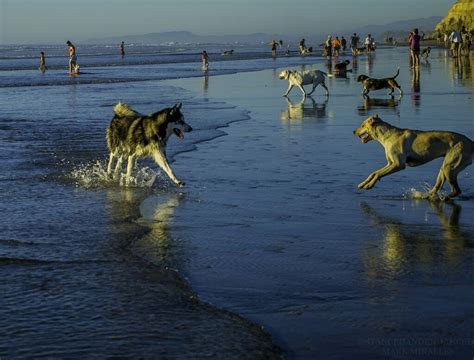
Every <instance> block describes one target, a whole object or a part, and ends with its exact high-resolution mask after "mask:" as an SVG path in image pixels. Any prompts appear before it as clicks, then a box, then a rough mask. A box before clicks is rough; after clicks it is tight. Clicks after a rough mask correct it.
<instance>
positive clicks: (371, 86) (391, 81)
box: [357, 68, 403, 95]
mask: <svg viewBox="0 0 474 360" xmlns="http://www.w3.org/2000/svg"><path fill="white" fill-rule="evenodd" d="M398 74H400V68H398V70H397V73H396V74H395V75H394V76H393V77H390V78H384V79H373V78H369V77H368V76H367V75H359V76H358V77H357V81H358V82H361V83H362V84H363V85H364V89H363V90H362V95H367V94H368V93H369V92H370V91H372V90H380V89H390V92H389V95H392V94H393V91H394V90H395V89H398V91H400V95H403V91H402V89H401V88H400V85H398V83H397V82H396V80H395V78H396V77H397V76H398Z"/></svg>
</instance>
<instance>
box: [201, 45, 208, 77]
mask: <svg viewBox="0 0 474 360" xmlns="http://www.w3.org/2000/svg"><path fill="white" fill-rule="evenodd" d="M201 61H202V71H204V72H207V70H209V56H208V55H207V52H206V50H203V51H202V54H201Z"/></svg>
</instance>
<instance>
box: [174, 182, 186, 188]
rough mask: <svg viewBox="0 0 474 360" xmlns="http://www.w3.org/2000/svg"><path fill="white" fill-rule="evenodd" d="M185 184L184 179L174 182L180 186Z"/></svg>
mask: <svg viewBox="0 0 474 360" xmlns="http://www.w3.org/2000/svg"><path fill="white" fill-rule="evenodd" d="M185 185H186V183H185V182H184V181H181V180H180V181H178V182H177V183H176V186H177V187H180V188H181V187H184V186H185Z"/></svg>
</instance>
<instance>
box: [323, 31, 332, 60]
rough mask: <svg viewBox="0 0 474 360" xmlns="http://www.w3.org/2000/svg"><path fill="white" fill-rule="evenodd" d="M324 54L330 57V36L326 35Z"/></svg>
mask: <svg viewBox="0 0 474 360" xmlns="http://www.w3.org/2000/svg"><path fill="white" fill-rule="evenodd" d="M323 55H324V56H327V57H331V56H332V37H331V35H328V37H327V38H326V41H325V42H324V54H323Z"/></svg>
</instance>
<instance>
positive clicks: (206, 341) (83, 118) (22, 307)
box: [0, 59, 281, 358]
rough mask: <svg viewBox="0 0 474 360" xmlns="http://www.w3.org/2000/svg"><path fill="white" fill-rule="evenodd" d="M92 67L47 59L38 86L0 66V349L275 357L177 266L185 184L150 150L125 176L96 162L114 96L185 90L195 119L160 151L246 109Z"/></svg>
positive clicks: (174, 96) (163, 103) (32, 76)
mask: <svg viewBox="0 0 474 360" xmlns="http://www.w3.org/2000/svg"><path fill="white" fill-rule="evenodd" d="M9 61H14V60H11V59H10V60H9ZM271 64H272V62H269V64H267V65H266V66H271ZM167 66H168V65H154V67H153V68H154V69H155V70H156V72H157V73H160V72H161V73H165V72H166V67H167ZM246 66H248V67H251V65H250V64H247V65H246ZM256 66H258V65H256ZM121 70H122V71H123V72H124V73H126V74H127V73H130V72H131V71H132V70H133V69H132V68H131V67H129V68H127V67H126V66H124V67H122V69H121ZM97 71H98V73H99V75H98V76H95V77H94V78H93V79H92V80H93V81H90V83H83V84H81V83H76V82H74V81H75V80H74V79H68V78H67V77H66V75H65V74H64V73H63V72H62V71H61V72H59V71H58V72H57V73H56V74H54V73H53V74H52V75H51V76H52V77H53V80H52V81H49V80H48V81H46V82H45V86H41V84H40V81H42V80H38V79H42V78H43V77H42V76H43V75H41V74H39V72H33V71H28V70H21V69H19V70H15V71H14V72H13V73H14V76H13V77H10V76H9V74H8V72H1V78H0V87H2V88H0V158H1V160H2V164H3V167H2V169H3V172H2V174H1V175H0V209H1V210H2V214H3V216H2V220H0V228H1V232H0V272H1V273H2V283H1V285H0V287H1V293H2V297H1V298H0V357H7V358H11V357H13V358H31V357H32V356H33V357H54V358H56V357H84V356H91V355H95V356H121V357H146V358H147V357H157V356H158V357H160V358H161V357H163V358H177V357H189V356H197V357H226V358H268V357H270V358H272V357H276V356H278V355H279V354H280V353H281V349H280V348H279V347H278V346H276V345H275V344H274V343H273V342H272V340H271V338H270V336H269V334H268V333H267V332H265V331H263V330H262V329H261V328H260V327H259V326H258V325H255V324H253V323H251V322H249V321H248V320H246V319H244V318H242V317H240V316H239V315H237V314H232V313H229V312H227V311H223V310H220V309H219V308H216V307H213V306H210V305H208V304H206V303H203V302H200V301H199V300H198V298H197V295H196V293H194V292H193V291H192V290H191V289H190V287H189V286H188V284H187V283H186V282H185V281H184V279H183V277H182V276H180V274H179V273H178V272H177V270H178V269H179V268H180V267H182V263H184V262H186V261H187V259H188V258H187V249H186V246H185V243H183V242H182V241H180V239H176V238H174V237H173V236H172V235H171V234H170V232H171V230H172V229H173V216H174V212H175V210H176V208H177V207H179V206H180V204H181V203H182V202H184V201H186V198H187V194H185V193H180V192H178V191H176V189H175V187H174V186H173V185H171V184H170V182H169V180H168V179H167V178H166V177H165V176H163V174H162V173H161V172H159V171H158V170H157V169H156V166H154V165H153V164H152V162H151V161H147V160H144V161H140V162H139V166H138V168H137V169H136V171H135V182H134V186H133V187H131V188H130V189H124V188H123V187H121V186H120V185H119V184H118V183H117V182H112V181H110V180H108V179H107V177H106V175H105V170H104V169H105V165H106V155H107V150H106V144H105V129H106V127H107V126H108V124H109V122H110V120H111V118H112V107H113V105H114V104H115V103H116V102H117V101H119V100H122V101H127V102H128V103H130V104H133V107H135V108H136V109H137V110H139V111H142V112H145V113H147V112H153V111H157V110H159V109H161V108H163V107H169V106H171V105H174V104H175V103H177V102H182V103H183V109H186V111H185V115H186V121H187V122H188V123H190V124H191V125H192V126H193V128H194V131H193V132H192V133H190V134H187V135H188V136H186V140H185V141H184V142H180V141H178V140H177V139H175V138H172V139H170V143H169V146H168V155H169V157H170V159H171V160H172V159H173V157H174V156H175V155H176V154H178V153H183V152H187V151H192V150H193V149H195V146H196V145H195V144H198V143H201V142H203V141H206V140H211V139H214V138H216V137H219V136H222V135H223V134H224V133H223V132H222V131H221V130H218V129H217V127H219V126H224V125H227V124H229V123H231V122H233V121H238V120H244V119H247V118H248V116H247V112H246V111H245V110H243V109H236V108H235V106H232V105H228V104H225V103H224V102H219V101H202V100H201V99H196V98H195V96H194V95H193V94H192V93H190V92H188V91H185V90H183V89H180V88H177V87H173V86H169V85H164V84H163V83H161V82H157V81H147V82H123V83H116V84H110V83H108V81H105V82H104V81H102V80H101V77H103V78H106V77H107V76H106V75H104V73H106V72H107V71H108V70H104V69H98V70H97ZM112 71H117V69H113V70H112ZM136 71H137V72H139V73H141V74H142V76H143V77H145V75H144V74H146V72H147V71H148V68H147V67H146V66H143V67H142V68H137V69H136ZM234 71H235V70H234ZM50 73H52V71H51V72H50V71H49V70H48V71H47V72H46V74H45V75H47V76H49V74H50ZM117 73H118V71H117ZM197 73H198V74H199V72H197ZM55 76H56V77H57V78H58V79H59V80H58V81H56V80H54V77H55ZM174 76H176V74H174V75H172V76H171V77H174ZM15 78H16V79H19V81H17V82H16V80H15ZM64 78H66V79H64ZM71 81H72V82H71ZM121 81H125V80H123V79H122V80H121ZM66 82H70V83H69V84H67V83H66ZM23 85H27V86H23ZM31 85H33V86H31ZM209 113H212V116H208V115H207V114H209ZM187 114H189V116H188V115H187ZM185 173H186V172H183V173H182V174H180V173H179V172H177V174H178V175H179V176H182V177H186V175H185Z"/></svg>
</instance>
